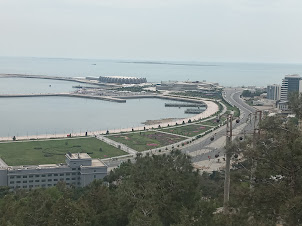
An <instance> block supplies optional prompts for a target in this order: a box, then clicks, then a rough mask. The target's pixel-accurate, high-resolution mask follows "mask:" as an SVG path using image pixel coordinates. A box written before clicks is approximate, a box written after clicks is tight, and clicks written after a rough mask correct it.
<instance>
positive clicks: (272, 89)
mask: <svg viewBox="0 0 302 226" xmlns="http://www.w3.org/2000/svg"><path fill="white" fill-rule="evenodd" d="M266 92H267V97H266V98H267V99H269V100H280V92H281V87H280V85H276V84H274V85H268V86H267V88H266Z"/></svg>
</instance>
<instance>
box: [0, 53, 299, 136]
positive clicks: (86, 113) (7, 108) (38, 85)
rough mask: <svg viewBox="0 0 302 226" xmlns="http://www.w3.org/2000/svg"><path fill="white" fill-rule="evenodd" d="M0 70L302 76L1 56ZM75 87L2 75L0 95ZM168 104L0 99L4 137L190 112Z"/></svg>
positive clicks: (291, 67)
mask: <svg viewBox="0 0 302 226" xmlns="http://www.w3.org/2000/svg"><path fill="white" fill-rule="evenodd" d="M0 73H20V74H38V75H50V76H68V77H86V76H94V77H98V76H101V75H103V76H113V75H118V76H135V77H146V78H147V80H148V81H149V82H160V81H168V80H179V81H186V80H189V81H196V80H198V81H202V80H206V81H211V82H218V83H219V84H221V85H224V86H242V85H245V86H248V85H256V86H266V85H267V84H273V83H279V84H280V83H281V79H282V78H283V77H284V75H286V74H293V73H298V74H301V75H302V65H301V64H252V63H205V62H134V61H119V60H93V59H53V58H21V57H20V58H13V57H0ZM50 85H51V86H50ZM74 85H78V84H77V83H74V82H64V81H54V80H43V79H22V78H0V94H5V93H9V94H12V93H53V92H70V91H73V90H74V89H73V88H72V86H74ZM165 102H168V101H165V100H159V99H143V100H128V101H127V103H126V104H120V103H111V102H106V101H100V100H86V99H78V98H63V97H47V98H13V99H12V98H10V99H0V136H1V137H11V136H13V135H15V136H21V135H22V136H26V135H36V134H37V135H38V134H59V133H73V132H77V133H79V132H82V133H83V132H84V131H96V130H105V129H120V128H128V127H133V126H135V127H136V126H139V125H141V122H144V121H146V120H148V119H151V120H152V119H161V118H183V117H186V116H187V115H185V114H184V113H183V111H184V109H178V108H165V107H164V103H165Z"/></svg>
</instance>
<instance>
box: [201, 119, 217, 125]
mask: <svg viewBox="0 0 302 226" xmlns="http://www.w3.org/2000/svg"><path fill="white" fill-rule="evenodd" d="M219 123H221V121H220V122H219ZM219 123H218V122H216V118H215V119H211V120H207V121H204V122H200V123H198V124H199V125H205V126H218V125H219Z"/></svg>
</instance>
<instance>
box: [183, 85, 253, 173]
mask: <svg viewBox="0 0 302 226" xmlns="http://www.w3.org/2000/svg"><path fill="white" fill-rule="evenodd" d="M242 91H243V89H241V88H228V89H225V90H224V92H223V96H224V98H225V100H226V101H227V102H229V103H230V104H231V105H233V106H236V107H238V108H239V109H240V112H241V114H240V122H239V123H236V118H234V121H233V135H234V136H233V139H234V138H235V137H236V136H243V133H251V132H252V129H253V127H252V126H253V122H252V119H253V117H251V115H252V114H253V113H254V112H255V109H254V108H253V107H251V106H249V105H248V104H246V103H245V102H244V101H243V100H242V99H241V98H240V94H241V93H242ZM225 135H226V126H223V127H221V128H219V129H217V130H215V131H214V132H213V133H211V134H208V135H207V136H204V137H203V138H201V139H200V141H199V142H198V143H195V144H192V145H190V146H187V147H185V148H184V149H182V152H183V153H186V154H188V155H190V156H191V157H192V162H193V163H200V164H203V165H204V164H205V163H206V165H209V163H210V162H211V161H213V160H214V159H215V156H216V157H217V156H219V157H218V158H220V159H219V161H220V160H221V162H222V161H223V157H224V153H225V148H224V147H225V144H226V136H225ZM211 137H214V140H213V141H211ZM214 165H215V164H214ZM214 167H215V166H214ZM212 168H213V167H212Z"/></svg>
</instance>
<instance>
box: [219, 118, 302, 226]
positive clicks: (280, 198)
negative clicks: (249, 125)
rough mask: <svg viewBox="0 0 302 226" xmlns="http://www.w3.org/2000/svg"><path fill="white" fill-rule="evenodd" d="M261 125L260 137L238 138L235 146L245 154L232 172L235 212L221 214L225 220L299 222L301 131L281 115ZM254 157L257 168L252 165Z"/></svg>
mask: <svg viewBox="0 0 302 226" xmlns="http://www.w3.org/2000/svg"><path fill="white" fill-rule="evenodd" d="M260 128H261V134H262V135H261V136H260V137H259V138H258V139H255V138H254V140H249V139H247V140H246V141H245V142H239V141H238V142H237V144H236V143H235V144H234V147H233V148H232V150H233V151H234V152H235V153H236V152H237V153H238V154H240V155H243V157H244V158H243V161H241V162H238V163H237V164H235V165H234V166H235V167H236V170H233V172H232V176H231V178H232V182H231V199H230V206H232V207H233V209H234V210H235V214H231V215H228V216H225V217H224V218H223V217H222V219H223V221H222V222H224V224H226V225H228V224H234V222H241V224H245V225H276V224H277V223H280V222H284V223H286V224H289V225H299V224H301V219H302V218H301V214H300V213H301V212H302V205H300V204H299V200H300V199H302V167H301V165H302V151H301V150H302V137H301V136H300V132H299V130H298V128H297V126H296V125H294V124H292V123H291V122H290V121H286V120H285V119H284V118H281V117H268V118H266V119H265V120H263V121H262V123H261V126H260ZM254 160H256V161H257V167H256V168H253V161H254ZM253 169H254V170H253ZM253 171H254V172H253ZM220 220H221V219H220Z"/></svg>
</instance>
